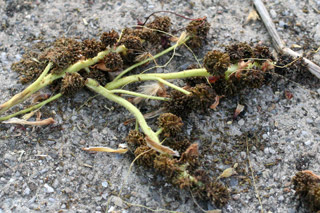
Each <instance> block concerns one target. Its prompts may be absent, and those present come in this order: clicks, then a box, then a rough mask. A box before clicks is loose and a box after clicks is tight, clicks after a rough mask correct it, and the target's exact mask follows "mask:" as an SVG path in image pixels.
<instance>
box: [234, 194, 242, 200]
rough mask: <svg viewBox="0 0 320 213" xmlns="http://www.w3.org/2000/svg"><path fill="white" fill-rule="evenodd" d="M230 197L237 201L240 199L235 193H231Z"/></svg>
mask: <svg viewBox="0 0 320 213" xmlns="http://www.w3.org/2000/svg"><path fill="white" fill-rule="evenodd" d="M232 199H233V200H235V201H237V200H239V199H240V194H235V195H232Z"/></svg>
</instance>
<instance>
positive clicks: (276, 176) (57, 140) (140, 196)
mask: <svg viewBox="0 0 320 213" xmlns="http://www.w3.org/2000/svg"><path fill="white" fill-rule="evenodd" d="M266 7H267V8H268V10H269V11H270V13H271V16H272V18H273V19H274V21H275V23H276V26H277V28H278V30H279V33H280V35H281V36H282V37H283V39H284V41H285V42H286V43H287V45H288V46H291V45H292V44H298V45H301V46H303V45H305V44H306V45H305V48H306V51H310V50H311V49H312V48H315V47H317V46H319V44H320V30H319V28H320V23H319V17H320V15H319V13H317V12H316V11H319V10H320V1H316V0H310V1H306V2H304V1H298V0H289V1H284V0H272V1H267V3H266ZM251 9H252V4H251V2H250V1H235V0H230V1H227V0H222V1H216V0H201V1H180V0H179V1H167V0H161V1H155V0H136V1H134V0H121V1H115V0H110V1H99V0H96V1H95V0H92V1H84V0H78V1H69V2H64V1H61V0H58V1H40V0H37V1H16V0H8V1H0V15H1V25H0V82H1V83H0V102H4V101H5V100H7V99H8V98H9V97H11V96H12V95H14V94H15V93H17V92H19V91H21V90H22V89H23V88H24V87H25V86H24V85H21V84H19V83H18V80H17V74H16V73H14V72H11V70H10V65H11V64H12V63H13V62H16V61H18V60H19V59H20V58H21V55H22V54H23V51H24V49H23V47H30V46H32V44H33V43H35V42H36V41H34V39H30V38H38V37H44V39H45V40H47V41H52V40H54V39H55V38H57V37H60V36H67V37H76V36H78V37H80V38H82V39H85V38H98V35H99V33H101V32H102V31H108V30H110V29H112V28H114V29H116V30H117V31H120V30H121V28H123V27H125V26H130V25H134V24H136V22H137V19H139V20H143V17H144V16H145V15H146V14H150V13H151V12H154V11H157V10H171V11H175V12H177V13H180V14H184V15H186V16H190V17H203V16H207V17H208V20H209V22H210V23H211V26H212V27H211V29H210V32H209V42H208V44H207V45H206V46H205V47H204V51H203V52H200V53H199V57H201V56H202V55H203V53H204V52H205V51H207V50H211V49H212V48H220V47H221V45H222V44H227V43H229V42H232V41H236V40H240V41H247V42H259V41H261V42H263V43H264V44H270V38H269V37H268V35H267V32H266V30H265V28H264V26H263V24H262V23H261V22H260V21H255V22H250V23H248V24H244V23H245V20H246V18H247V16H248V14H249V12H250V10H251ZM170 16H171V15H170ZM171 17H172V20H173V23H174V27H176V28H180V27H182V26H185V25H186V24H187V21H186V20H183V19H181V18H177V17H174V16H173V15H172V16H171ZM84 19H85V20H86V22H87V23H88V24H87V25H86V24H85V22H84ZM307 39H310V40H309V43H306V40H307ZM178 52H179V54H180V56H179V57H177V58H176V60H174V61H173V62H172V63H171V64H170V65H169V66H168V67H167V68H166V71H170V70H176V68H177V67H181V66H182V67H183V66H185V64H186V63H193V62H194V60H193V58H192V55H191V54H190V53H188V52H187V51H186V50H185V49H181V50H179V51H178ZM168 58H169V56H165V57H163V58H162V59H161V60H160V62H165V61H166V60H167V59H168ZM314 62H316V63H318V64H319V63H320V55H319V53H317V54H315V56H314ZM160 71H161V70H160ZM291 80H292V79H286V78H283V77H274V80H273V83H272V84H271V85H268V86H263V87H262V88H261V89H252V90H245V91H242V92H241V93H240V94H239V95H238V96H236V97H233V98H228V99H225V100H223V101H222V103H221V105H219V107H218V109H217V110H216V111H211V112H210V113H208V114H205V115H198V114H196V113H193V114H192V115H191V116H190V118H189V119H188V120H187V121H185V123H186V124H187V128H188V130H190V134H192V135H193V136H195V137H194V138H195V141H196V142H198V143H199V146H200V150H201V151H202V152H203V153H204V157H205V158H206V159H207V161H206V162H207V165H205V168H207V169H208V170H209V173H210V174H212V175H217V174H219V173H221V172H222V171H223V170H224V169H225V168H228V167H230V166H231V164H233V163H236V162H237V163H239V166H240V168H241V169H242V171H243V173H241V174H238V175H234V176H232V177H231V178H226V179H225V180H223V182H224V183H225V184H226V185H227V186H228V188H229V189H230V191H231V194H232V196H231V200H230V201H229V203H228V204H227V205H226V206H225V207H223V208H222V211H223V212H259V211H261V208H263V210H264V211H265V212H290V213H293V212H307V210H306V209H305V207H304V206H303V205H301V204H300V203H299V202H297V200H296V199H294V196H293V195H294V191H293V189H292V188H291V185H290V179H291V177H292V176H293V175H294V174H295V172H296V171H297V170H299V169H310V170H313V171H314V172H315V173H318V174H319V173H320V167H319V163H320V155H319V154H318V153H319V151H320V146H319V142H320V116H319V113H320V107H319V105H320V99H319V94H317V93H320V85H319V84H318V83H319V81H316V80H308V81H303V79H294V80H295V81H297V82H298V83H299V84H296V83H294V82H292V81H291ZM300 80H301V81H300ZM285 90H287V91H290V92H291V93H292V94H293V98H292V99H290V100H287V99H286V98H285V95H284V91H285ZM90 96H92V93H89V92H86V91H83V92H81V93H79V94H77V95H76V97H74V98H73V99H61V100H58V101H57V102H55V103H53V104H50V105H48V106H45V107H44V108H43V109H42V110H41V112H42V113H43V115H44V116H45V115H47V116H54V118H55V120H56V121H57V123H56V124H55V125H53V126H47V127H44V128H42V127H36V128H32V127H25V128H21V127H19V126H16V125H8V124H0V213H2V212H36V211H40V212H57V211H60V210H61V211H62V212H106V211H109V212H112V211H118V212H147V211H149V210H147V209H145V208H142V207H138V206H128V205H126V203H125V202H129V203H132V204H137V205H144V206H147V207H148V208H151V209H160V208H161V209H167V210H171V211H178V212H201V209H200V208H199V207H198V206H197V205H196V204H195V203H194V201H193V199H192V197H191V195H190V193H189V192H188V191H181V190H179V189H178V188H174V187H172V185H171V184H168V183H166V181H165V180H164V179H163V178H162V177H161V176H159V175H155V174H154V173H153V171H151V170H146V169H144V168H142V167H139V166H133V169H132V171H131V173H130V175H129V178H128V179H126V177H127V175H128V169H129V166H130V163H131V161H132V156H131V157H130V155H123V156H120V155H114V154H107V153H96V154H92V153H91V154H90V153H87V152H84V151H82V150H81V147H86V146H96V145H97V146H104V145H105V146H110V147H114V148H116V147H117V145H118V144H119V143H123V142H124V138H125V136H126V135H127V133H128V131H129V130H130V129H132V128H133V126H125V125H123V122H124V121H125V120H126V119H128V118H130V115H129V113H128V112H127V111H125V110H124V109H122V108H120V107H118V106H117V105H115V104H113V103H110V102H108V101H107V100H105V99H103V98H99V97H98V98H95V99H94V100H92V101H90V102H88V103H87V104H85V106H84V107H83V108H81V109H80V111H77V109H78V108H79V107H80V106H81V105H82V104H83V102H85V101H86V100H87V99H88V98H89V97H90ZM237 103H241V104H244V105H246V106H247V110H246V113H245V114H244V115H243V116H242V117H241V118H240V119H238V120H237V121H234V122H232V123H231V122H228V121H231V120H232V114H233V111H234V109H235V108H236V105H237ZM21 107H22V106H21ZM246 134H251V135H253V136H254V137H253V138H256V139H255V140H253V139H252V140H250V141H249V143H251V144H249V147H250V149H249V152H248V153H247V150H246V143H244V139H243V138H244V137H243V136H244V135H246ZM208 147H210V149H209V150H208V149H207V148H208ZM223 154H227V156H228V158H225V159H224V158H223ZM215 159H218V161H215ZM248 159H249V160H250V163H251V166H252V167H251V168H252V171H253V174H254V177H255V183H256V188H257V191H256V190H255V188H254V186H253V184H252V183H253V181H252V175H251V169H250V167H249V164H248ZM227 161H229V164H227ZM120 188H122V194H121V198H120V197H118V192H119V190H120ZM257 194H258V195H259V198H260V199H261V204H260V203H259V199H258V197H257ZM110 198H111V199H110ZM108 199H110V203H107V201H108ZM197 202H198V203H199V205H200V206H201V208H203V209H205V210H208V209H209V210H212V209H214V206H213V205H212V204H211V203H209V202H203V201H200V200H198V201H197Z"/></svg>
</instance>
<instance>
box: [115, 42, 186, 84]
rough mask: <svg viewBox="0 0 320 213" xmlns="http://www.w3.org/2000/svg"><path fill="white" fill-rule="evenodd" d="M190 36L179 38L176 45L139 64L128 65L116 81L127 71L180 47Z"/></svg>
mask: <svg viewBox="0 0 320 213" xmlns="http://www.w3.org/2000/svg"><path fill="white" fill-rule="evenodd" d="M189 38H190V37H188V36H185V37H183V38H181V39H179V40H178V42H177V43H176V44H175V45H173V46H171V47H169V48H167V49H165V50H163V51H162V52H160V53H158V54H156V55H154V56H152V57H150V58H147V59H145V60H143V61H141V62H139V63H137V64H134V65H132V66H130V67H128V68H127V69H125V70H123V71H122V72H121V73H120V74H119V75H118V76H117V77H116V78H115V79H114V80H115V81H116V80H119V79H120V78H121V77H122V76H124V75H125V74H127V73H128V72H130V71H131V70H133V69H135V68H137V67H139V66H141V65H143V64H146V63H148V62H149V61H152V60H154V59H156V58H159V57H160V56H163V55H165V54H167V53H168V52H171V51H172V50H174V49H176V48H177V47H179V46H180V45H181V44H184V43H185V42H186V41H188V40H189Z"/></svg>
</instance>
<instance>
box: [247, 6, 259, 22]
mask: <svg viewBox="0 0 320 213" xmlns="http://www.w3.org/2000/svg"><path fill="white" fill-rule="evenodd" d="M257 20H260V17H259V14H258V13H257V11H256V10H255V9H252V10H251V11H250V13H249V15H248V17H247V19H246V21H245V24H247V23H249V22H250V21H257Z"/></svg>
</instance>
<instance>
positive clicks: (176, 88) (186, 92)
mask: <svg viewBox="0 0 320 213" xmlns="http://www.w3.org/2000/svg"><path fill="white" fill-rule="evenodd" d="M157 80H158V81H159V82H161V83H163V84H165V85H167V86H168V87H171V88H172V89H175V90H178V91H180V92H182V93H184V94H186V95H190V94H191V92H189V91H187V90H185V89H183V88H181V87H178V86H176V85H174V84H172V83H170V82H168V81H166V80H163V79H162V78H157Z"/></svg>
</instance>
